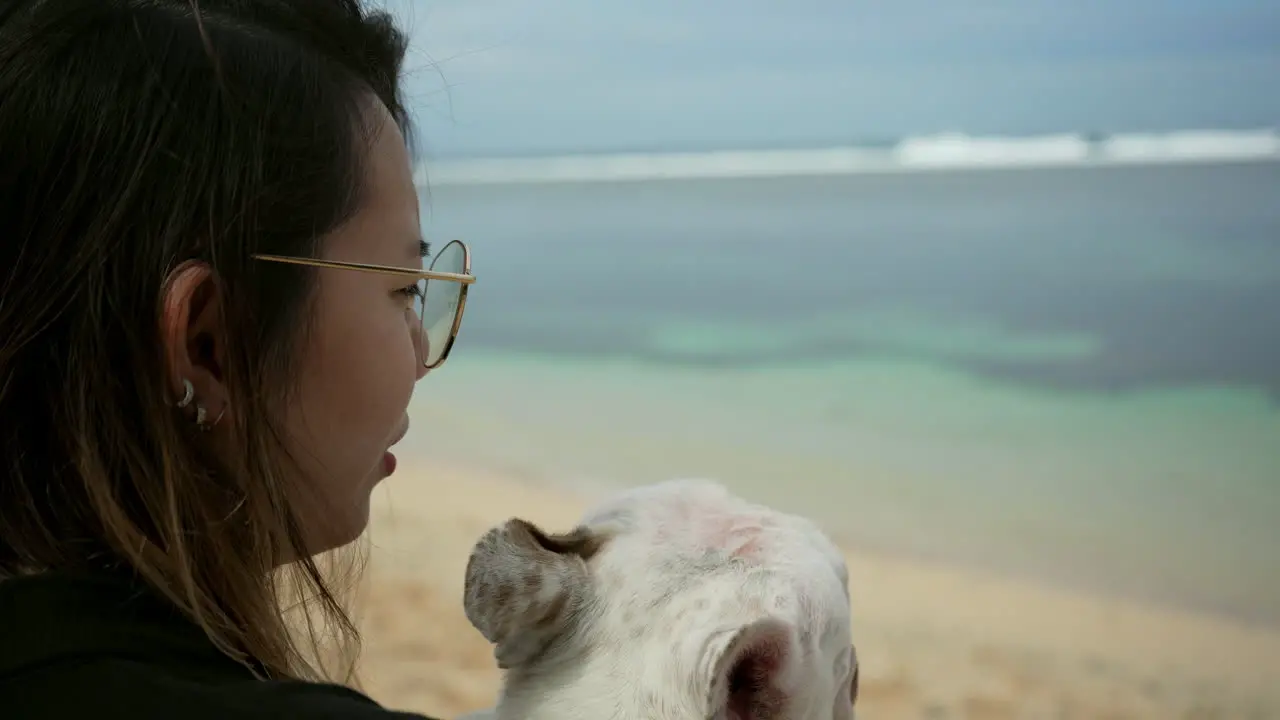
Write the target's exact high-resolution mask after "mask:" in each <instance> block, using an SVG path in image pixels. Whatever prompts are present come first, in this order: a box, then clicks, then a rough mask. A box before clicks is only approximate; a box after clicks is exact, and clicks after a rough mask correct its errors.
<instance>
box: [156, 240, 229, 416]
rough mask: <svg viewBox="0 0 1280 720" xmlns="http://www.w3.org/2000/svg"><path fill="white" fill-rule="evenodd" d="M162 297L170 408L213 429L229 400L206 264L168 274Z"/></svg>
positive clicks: (217, 299) (213, 284)
mask: <svg viewBox="0 0 1280 720" xmlns="http://www.w3.org/2000/svg"><path fill="white" fill-rule="evenodd" d="M161 293H162V296H161V301H160V337H161V340H162V342H163V343H164V351H165V359H166V363H167V369H168V378H167V381H168V385H169V390H170V392H171V393H172V396H173V398H174V403H175V404H182V407H183V411H184V412H186V413H188V415H189V417H191V419H192V420H193V421H194V422H197V423H198V424H200V425H201V426H202V427H212V426H213V425H216V424H217V419H219V418H221V417H222V415H223V414H224V413H225V412H226V410H227V405H228V400H229V396H228V393H227V388H226V384H225V379H224V362H225V356H226V338H225V337H224V336H223V333H222V296H221V288H220V287H219V285H218V282H217V277H216V276H215V274H214V272H213V268H211V267H210V266H209V265H208V263H204V262H199V261H195V260H189V261H187V262H184V263H182V264H181V265H179V266H177V267H176V268H174V269H173V271H172V272H171V273H169V277H168V278H166V279H165V283H164V286H163V289H162V290H161ZM188 388H190V389H189V390H188ZM188 395H189V396H190V397H187V396H188ZM183 400H187V402H186V403H185V404H184V403H182V401H183Z"/></svg>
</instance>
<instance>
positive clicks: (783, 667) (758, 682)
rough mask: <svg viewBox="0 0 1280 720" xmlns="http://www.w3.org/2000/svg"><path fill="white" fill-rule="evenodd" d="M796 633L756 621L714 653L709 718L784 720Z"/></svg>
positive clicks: (769, 621)
mask: <svg viewBox="0 0 1280 720" xmlns="http://www.w3.org/2000/svg"><path fill="white" fill-rule="evenodd" d="M794 635H795V628H793V627H792V626H791V625H790V624H788V623H786V622H784V621H782V620H778V619H775V618H764V619H761V620H756V621H755V622H752V623H750V624H748V625H745V626H743V627H741V628H739V629H738V630H737V631H736V632H734V633H733V634H732V635H730V636H728V637H727V639H726V640H725V641H724V642H723V643H721V644H720V645H719V647H713V648H712V653H713V657H714V658H715V660H714V662H713V663H712V664H711V667H712V674H711V685H710V688H709V694H708V705H709V709H710V712H709V714H708V716H709V717H713V718H725V719H726V720H782V718H784V717H785V713H786V712H787V706H788V704H789V702H790V697H789V695H788V691H787V685H788V683H787V674H788V673H789V672H790V668H791V663H792V662H793V661H794V659H795V658H794V652H795V650H794V643H793V637H794Z"/></svg>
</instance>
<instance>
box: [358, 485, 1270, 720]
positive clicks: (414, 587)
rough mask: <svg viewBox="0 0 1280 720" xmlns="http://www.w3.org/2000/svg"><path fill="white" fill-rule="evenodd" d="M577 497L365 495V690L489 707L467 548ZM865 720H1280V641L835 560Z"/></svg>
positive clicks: (441, 709) (1061, 594) (1171, 613)
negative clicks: (847, 588)
mask: <svg viewBox="0 0 1280 720" xmlns="http://www.w3.org/2000/svg"><path fill="white" fill-rule="evenodd" d="M588 503H589V498H586V497H583V496H581V495H570V494H568V493H565V492H563V491H558V490H552V489H548V488H543V487H537V486H534V485H532V484H529V483H525V482H521V481H520V480H519V479H517V478H513V477H503V476H500V475H497V474H494V473H491V472H482V471H476V470H470V469H462V468H439V467H436V468H432V469H430V470H429V471H428V470H423V469H414V468H404V469H402V470H401V471H400V472H399V473H397V477H396V478H394V479H393V480H392V481H390V482H388V483H387V484H386V485H385V486H384V487H383V488H381V489H379V491H378V492H377V493H376V495H375V505H374V511H373V520H372V525H371V538H372V542H373V550H372V555H371V559H370V563H369V567H368V570H367V573H366V576H365V579H364V584H363V586H362V590H361V593H360V599H359V601H358V606H357V613H358V619H359V622H360V624H361V626H362V628H363V631H364V633H365V647H364V654H363V660H362V663H361V678H362V681H363V685H364V688H365V690H366V691H367V692H369V693H370V694H371V695H373V696H374V697H375V698H376V699H377V700H379V701H380V702H382V703H384V704H386V705H388V706H390V707H395V708H402V709H410V710H416V711H419V712H425V713H430V714H433V715H436V716H439V717H443V718H452V717H455V716H457V715H459V714H461V713H464V712H467V711H471V710H475V709H478V708H483V707H491V706H492V705H493V702H494V698H495V697H496V692H497V688H498V684H499V679H500V677H499V673H498V671H497V669H496V667H495V665H494V662H493V658H492V654H491V649H490V647H489V645H488V644H487V643H486V642H485V641H484V639H483V638H481V637H480V635H479V634H478V633H477V632H476V631H475V630H474V629H472V628H471V626H470V625H469V624H468V623H467V620H466V618H465V617H464V615H463V611H462V604H461V589H462V581H463V571H464V568H465V565H466V561H467V557H468V554H469V552H470V548H471V545H472V543H474V542H475V540H476V539H478V538H479V536H480V535H481V534H482V533H483V532H484V531H485V530H486V529H487V528H489V527H490V526H492V525H494V524H497V523H499V522H501V521H503V520H505V519H506V518H508V517H511V516H513V515H518V516H521V517H524V518H527V519H530V520H532V521H534V522H537V523H539V524H542V525H544V526H546V527H548V528H556V529H567V528H569V527H571V526H572V525H573V524H574V522H575V521H576V520H577V517H578V515H579V513H580V512H581V511H582V510H583V508H584V507H585V506H586V504H588ZM846 554H847V559H848V564H849V571H850V578H851V580H850V585H851V594H852V597H853V618H854V632H855V638H854V640H855V642H856V644H857V646H858V654H859V658H860V660H861V663H862V692H861V698H860V701H859V710H860V713H861V715H860V716H861V717H867V718H975V719H977V718H981V719H997V718H1280V682H1276V678H1277V674H1278V673H1280V631H1277V629H1275V628H1263V627H1257V626H1254V627H1250V626H1248V625H1245V624H1239V623H1235V622H1233V621H1230V620H1227V619H1223V618H1219V617H1211V616H1205V615H1197V614H1192V613H1188V612H1185V611H1179V610H1173V609H1168V608H1161V607H1154V606H1150V605H1144V604H1139V603H1136V602H1133V601H1127V600H1119V599H1113V598H1106V597H1100V596H1093V595H1088V594H1084V593H1076V592H1072V591H1068V590H1063V589H1061V588H1049V587H1044V586H1039V585H1035V584H1031V583H1024V582H1020V581H1018V580H1015V579H1010V578H1004V577H996V576H993V575H988V574H985V573H982V572H980V571H977V570H973V569H969V568H960V567H948V566H943V565H939V564H931V563H927V562H923V561H920V560H914V559H907V558H904V557H894V556H890V555H887V554H883V553H880V552H877V553H870V552H867V551H863V550H859V549H858V548H847V549H846Z"/></svg>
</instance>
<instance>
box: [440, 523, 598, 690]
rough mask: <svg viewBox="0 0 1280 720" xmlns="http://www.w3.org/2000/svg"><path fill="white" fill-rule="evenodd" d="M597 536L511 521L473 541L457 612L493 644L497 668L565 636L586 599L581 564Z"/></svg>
mask: <svg viewBox="0 0 1280 720" xmlns="http://www.w3.org/2000/svg"><path fill="white" fill-rule="evenodd" d="M603 544H604V537H603V536H602V535H600V534H597V533H595V532H592V531H591V530H590V529H588V528H585V527H579V528H577V529H576V530H574V531H573V532H570V533H568V534H566V535H549V534H547V533H545V532H543V531H542V530H540V529H539V528H538V527H537V526H535V525H533V524H532V523H529V522H526V521H524V520H520V519H518V518H512V519H511V520H508V521H507V522H506V523H505V524H503V525H501V526H499V527H496V528H493V529H492V530H490V531H489V532H487V533H486V534H485V535H484V537H482V538H480V541H479V542H477V543H476V545H475V548H474V549H473V550H472V551H471V558H470V560H468V561H467V574H466V583H465V587H464V590H463V608H464V609H465V611H466V614H467V619H468V620H470V621H471V624H472V625H474V626H475V628H476V629H477V630H479V631H480V634H481V635H484V637H485V638H486V639H487V640H488V641H489V642H491V643H493V644H494V646H495V647H494V656H495V657H496V658H497V661H498V667H500V668H503V669H508V668H512V667H518V666H521V665H525V664H527V663H529V662H531V661H532V660H534V659H535V658H537V657H538V656H539V655H540V654H541V653H543V652H544V651H545V650H546V649H547V647H548V646H549V645H550V644H551V642H552V641H553V640H555V639H556V638H557V637H560V636H562V635H563V634H564V633H566V632H568V631H571V630H572V629H573V628H574V624H575V623H576V622H577V621H578V619H579V616H580V614H581V612H582V610H583V608H584V606H585V605H586V603H587V602H588V600H589V599H590V597H591V593H592V587H591V577H590V574H589V573H588V570H587V561H588V560H590V559H591V557H592V556H594V555H595V554H596V553H597V552H599V550H600V548H601V547H602V545H603Z"/></svg>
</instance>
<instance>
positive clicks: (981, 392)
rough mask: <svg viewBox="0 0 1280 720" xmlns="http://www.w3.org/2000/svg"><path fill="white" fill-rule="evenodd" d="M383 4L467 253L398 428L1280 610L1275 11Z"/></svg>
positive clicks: (1123, 592) (1214, 610)
mask: <svg viewBox="0 0 1280 720" xmlns="http://www.w3.org/2000/svg"><path fill="white" fill-rule="evenodd" d="M384 4H385V5H386V6H387V7H389V8H390V9H392V10H393V11H394V12H395V13H396V15H397V17H398V18H399V19H400V20H401V21H402V22H403V23H405V26H406V27H407V28H408V29H409V30H410V32H411V38H412V43H413V45H412V48H411V60H410V84H409V88H408V93H409V98H410V101H411V104H412V110H413V113H414V116H415V118H416V121H417V123H418V138H417V145H418V147H419V149H420V157H421V160H422V162H421V166H420V167H419V171H418V174H419V182H420V187H421V192H422V198H423V225H424V228H425V231H426V233H427V237H428V238H429V239H431V240H432V241H433V242H435V243H436V244H437V246H443V242H444V241H446V240H448V239H452V238H455V237H458V238H463V239H466V240H467V241H468V242H469V243H470V244H471V246H472V248H473V251H474V254H475V258H474V270H475V273H476V274H477V276H478V278H479V282H478V283H477V284H476V285H475V286H474V287H473V288H472V291H471V295H470V298H469V301H468V305H467V313H466V318H465V322H464V325H463V328H462V332H461V334H460V336H459V344H458V346H457V347H456V349H455V350H454V354H453V356H452V357H451V359H450V362H449V364H448V365H447V366H445V368H443V369H442V370H441V371H440V372H439V373H438V374H437V375H434V376H432V377H431V378H429V379H428V380H427V382H426V383H424V384H423V385H422V386H420V388H419V391H418V394H417V396H416V397H415V400H414V403H415V407H414V410H413V413H414V422H415V425H414V430H413V432H412V434H411V435H410V437H409V440H408V441H407V443H406V445H407V446H408V447H409V448H410V450H409V452H410V454H411V455H414V456H416V457H419V458H421V459H422V460H423V461H430V462H439V463H448V464H450V465H451V466H465V467H468V468H481V469H484V470H485V471H486V472H491V473H499V474H503V475H505V476H510V477H517V478H520V479H522V480H530V481H535V482H538V483H547V484H554V485H557V486H560V487H562V488H567V489H569V490H575V491H583V490H592V491H600V490H602V489H607V488H614V487H619V486H626V485H632V484H637V483H643V482H652V481H657V480H661V479H665V478H668V477H672V476H704V477H712V478H716V479H719V480H721V481H723V482H725V483H726V484H728V485H730V486H731V487H733V488H734V489H735V490H737V491H739V492H741V493H742V494H745V495H746V496H748V497H750V498H752V499H755V500H759V501H762V502H766V503H768V504H771V505H773V506H775V507H778V508H781V509H785V510H790V511H795V512H800V513H803V514H806V515H809V516H811V517H814V518H816V519H818V520H820V521H821V522H822V523H823V524H824V525H825V526H826V527H827V528H828V529H829V530H830V531H831V533H832V534H833V535H834V536H836V537H837V538H839V539H840V540H841V541H842V542H843V543H845V544H846V545H847V546H848V547H850V548H854V549H861V550H865V551H874V552H877V553H888V554H890V555H892V556H898V557H906V558H915V559H920V560H925V561H928V562H932V563H940V564H945V565H946V566H948V567H958V568H970V569H973V570H975V571H976V572H982V573H990V574H993V575H995V576H1000V577H1012V578H1019V579H1022V580H1025V581H1027V582H1032V583H1036V584H1038V585H1043V586H1045V587H1054V588H1067V589H1070V591H1071V592H1081V593H1089V594H1096V595H1101V596H1105V597H1114V598H1120V599H1123V600H1124V601H1126V602H1129V601H1132V602H1140V603H1144V604H1146V605H1150V606H1153V607H1159V608H1167V609H1169V610H1170V611H1176V612H1185V613H1195V614H1196V616H1197V617H1201V616H1203V617H1212V618H1216V619H1217V620H1215V621H1218V620H1220V621H1222V622H1226V623H1231V624H1233V627H1235V626H1239V627H1247V628H1250V630H1249V632H1250V633H1261V632H1264V631H1263V630H1262V629H1261V628H1266V632H1271V630H1270V628H1273V627H1274V626H1276V625H1278V624H1280V134H1278V132H1277V129H1276V128H1277V124H1278V123H1280V4H1277V3H1275V2H1271V1H1266V2H1264V1H1261V0H1259V1H1256V2H1255V1H1251V0H1133V1H1131V2H1124V3H1119V2H1102V1H1101V0H1076V1H1075V2H1063V1H1061V0H1059V1H1056V2H1055V1H1051V0H1019V1H1017V2H1015V1H1014V0H987V1H984V2H951V3H941V2H923V0H896V2H892V3H890V2H883V1H873V2H862V3H851V2H833V1H831V0H821V1H820V0H795V1H794V2H790V3H785V4H784V3H777V2H769V3H766V2H760V1H759V0H737V2H732V3H730V2H724V1H722V0H702V1H701V2H697V3H694V2H675V0H648V1H647V2H623V0H539V1H537V2H534V1H532V0H528V1H526V0H467V1H466V2H462V1H461V0H456V1H451V2H446V1H443V0H430V1H421V0H400V1H399V2H395V1H393V0H387V1H386V2H385V3H384ZM424 467H427V468H430V467H431V465H430V464H426V465H425V466H424ZM493 519H494V521H497V520H500V519H501V518H497V517H495V518H493ZM856 579H857V578H856V576H855V581H856ZM853 597H854V604H855V620H856V618H857V614H856V610H857V603H858V597H859V589H858V588H857V587H855V588H854V594H853ZM1144 606H1145V605H1144ZM1170 642H1172V641H1170ZM1156 645H1157V650H1158V651H1159V643H1158V642H1157V643H1156ZM1163 652H1165V653H1166V654H1167V655H1168V656H1170V657H1174V656H1177V655H1178V654H1179V653H1180V652H1183V650H1182V649H1181V648H1179V647H1177V646H1175V645H1169V646H1168V647H1165V648H1164V649H1163ZM860 654H861V653H860ZM1157 654H1158V652H1157ZM1240 707H1242V708H1243V707H1245V706H1243V705H1242V706H1240ZM1255 709H1256V708H1255ZM1222 712H1223V713H1224V714H1220V715H1218V716H1221V717H1237V716H1239V717H1245V716H1246V714H1244V713H1245V710H1240V712H1241V713H1242V714H1240V715H1235V714H1233V712H1232V711H1225V710H1224V711H1222ZM1257 712H1258V713H1264V710H1260V709H1258V710H1257ZM974 716H975V717H976V716H977V715H974ZM1015 716H1024V717H1025V716H1030V715H1026V714H1021V715H1019V714H1018V713H1015ZM1035 716H1036V717H1039V716H1040V715H1035ZM1046 716H1047V715H1046ZM1205 716H1206V717H1207V716H1208V715H1205ZM1248 716H1250V717H1254V716H1256V717H1261V716H1262V714H1258V715H1248ZM1054 717H1058V715H1055V716H1054Z"/></svg>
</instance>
